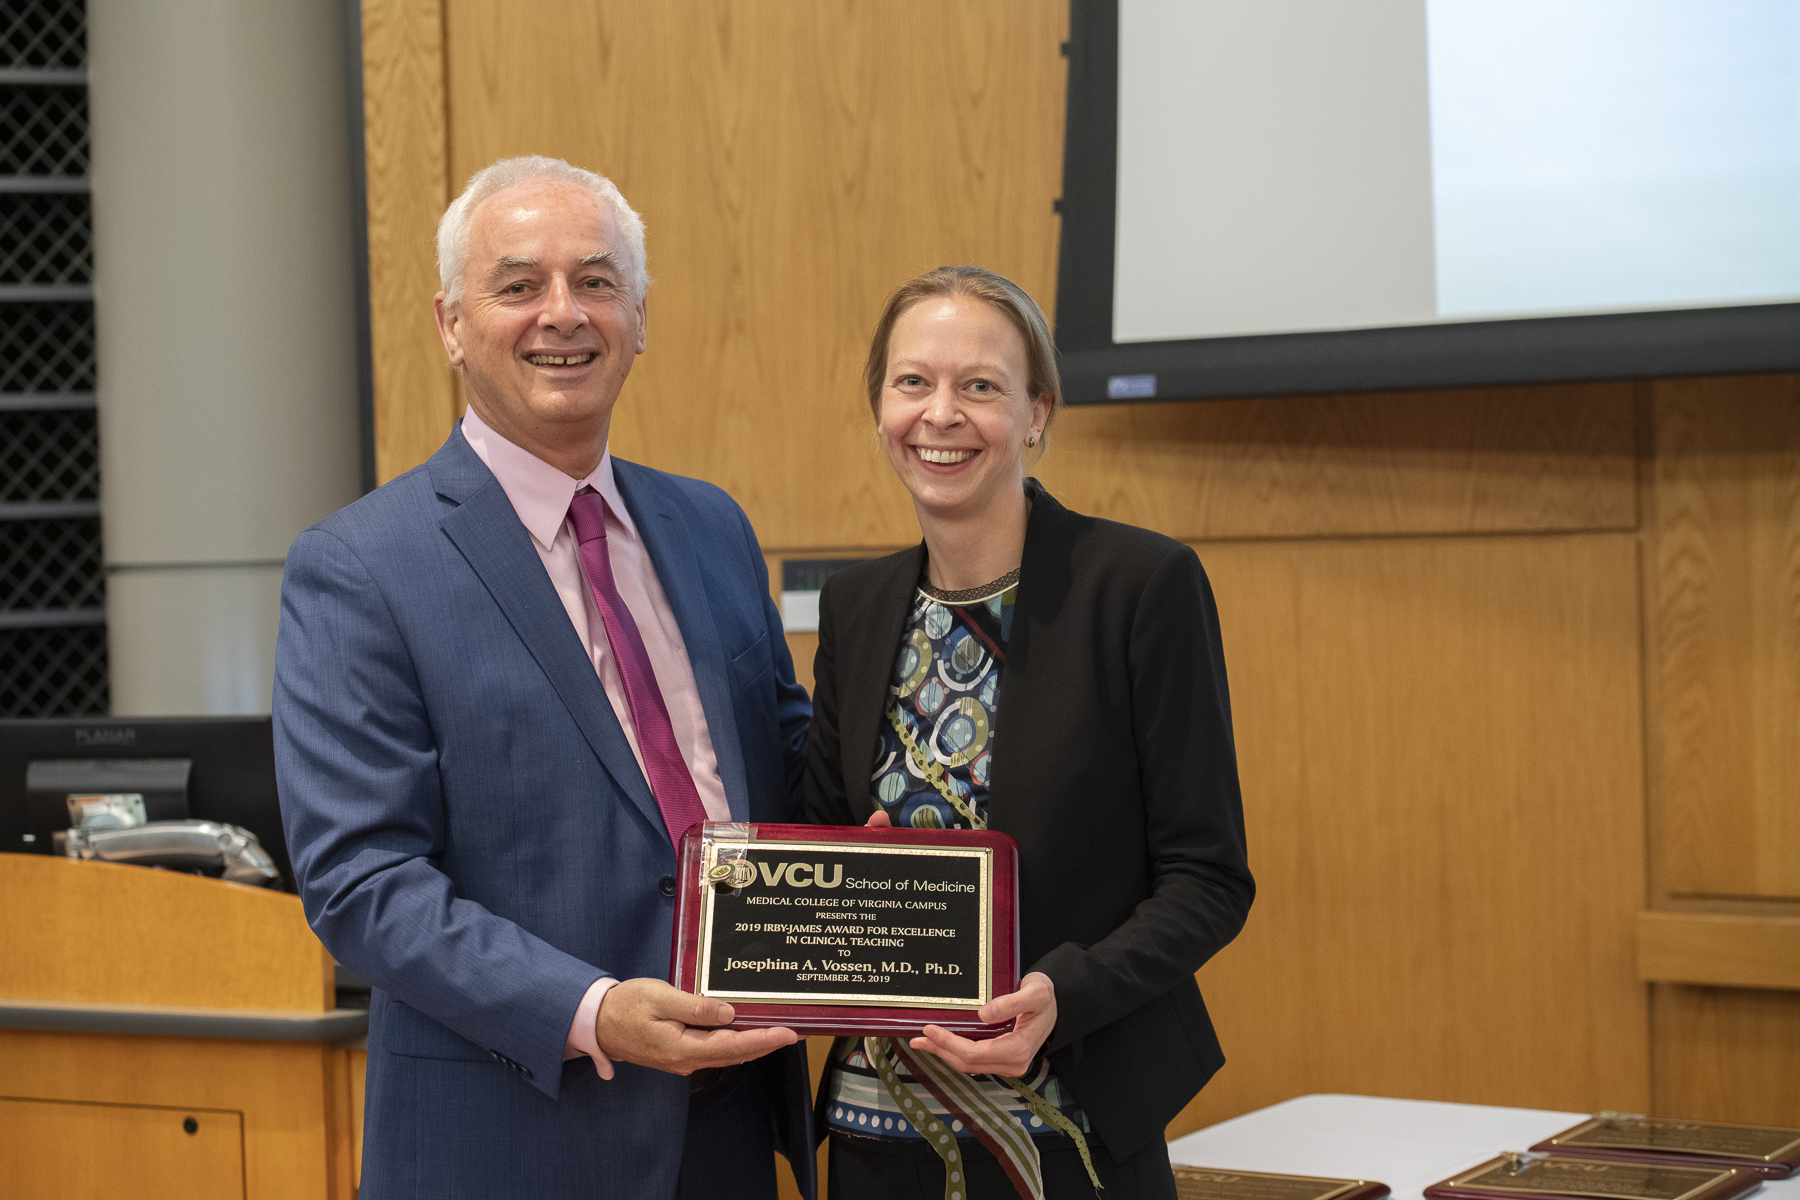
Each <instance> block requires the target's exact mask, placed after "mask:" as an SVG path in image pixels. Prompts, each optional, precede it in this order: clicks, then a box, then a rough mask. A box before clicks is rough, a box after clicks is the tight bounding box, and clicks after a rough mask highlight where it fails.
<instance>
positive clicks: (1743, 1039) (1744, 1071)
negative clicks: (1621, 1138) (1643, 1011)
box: [1651, 983, 1800, 1126]
mask: <svg viewBox="0 0 1800 1200" xmlns="http://www.w3.org/2000/svg"><path fill="white" fill-rule="evenodd" d="M1651 994H1652V1008H1651V1013H1652V1020H1653V1022H1654V1023H1655V1029H1656V1039H1655V1042H1654V1043H1653V1045H1654V1061H1655V1079H1656V1085H1655V1089H1654V1092H1653V1100H1652V1110H1653V1111H1654V1112H1656V1113H1658V1114H1660V1115H1664V1116H1671V1117H1690V1118H1693V1119H1694V1120H1699V1121H1745V1122H1749V1123H1751V1124H1758V1125H1787V1126H1800V992H1791V991H1789V992H1771V991H1748V990H1738V989H1734V988H1700V987H1683V986H1681V985H1679V984H1666V983H1664V984H1657V985H1656V986H1655V987H1654V988H1652V989H1651Z"/></svg>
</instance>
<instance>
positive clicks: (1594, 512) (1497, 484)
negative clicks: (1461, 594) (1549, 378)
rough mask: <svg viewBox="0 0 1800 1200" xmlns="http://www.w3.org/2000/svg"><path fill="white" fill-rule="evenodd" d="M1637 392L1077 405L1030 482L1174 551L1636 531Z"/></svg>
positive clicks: (1574, 388) (1610, 387) (1559, 390)
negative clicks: (1401, 537)
mask: <svg viewBox="0 0 1800 1200" xmlns="http://www.w3.org/2000/svg"><path fill="white" fill-rule="evenodd" d="M1633 391H1634V387H1633V385H1630V384H1620V383H1604V384H1585V385H1575V384H1570V385H1564V386H1558V387H1528V388H1527V387H1519V388H1487V389H1473V390H1463V391H1454V392H1443V391H1440V392H1402V393H1397V394H1391V395H1370V396H1316V397H1300V398H1293V399H1262V400H1231V401H1219V402H1212V403H1204V404H1202V403H1195V404H1138V405H1120V406H1117V407H1106V408H1072V409H1067V410H1065V411H1064V412H1062V413H1061V414H1059V415H1058V417H1057V418H1056V425H1055V426H1054V428H1053V432H1052V435H1051V438H1050V449H1049V452H1048V453H1047V454H1046V455H1045V456H1044V458H1043V460H1042V461H1041V463H1040V464H1039V468H1038V474H1039V476H1040V477H1041V478H1042V479H1043V480H1044V482H1045V483H1046V484H1047V485H1049V487H1050V488H1051V490H1052V491H1054V492H1056V494H1057V495H1058V497H1059V498H1061V499H1062V500H1064V502H1065V503H1067V504H1069V505H1070V506H1071V507H1073V508H1076V509H1078V510H1080V511H1083V512H1092V513H1098V514H1103V515H1105V516H1108V517H1111V518H1112V519H1114V520H1116V521H1126V522H1129V523H1131V524H1133V525H1142V526H1145V527H1148V528H1151V529H1157V530H1160V531H1161V532H1163V533H1166V534H1168V535H1169V536H1171V537H1177V538H1182V539H1184V540H1194V539H1201V538H1257V537H1330V536H1345V535H1354V534H1372V535H1391V534H1407V533H1491V532H1499V531H1531V530H1568V529H1630V528H1632V527H1634V526H1635V525H1636V524H1637V496H1636V490H1635V484H1634V481H1633V473H1634V471H1635V455H1636V445H1635V439H1636V432H1635V429H1636V424H1635V419H1634V415H1633V411H1634V403H1633Z"/></svg>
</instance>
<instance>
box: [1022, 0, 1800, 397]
mask: <svg viewBox="0 0 1800 1200" xmlns="http://www.w3.org/2000/svg"><path fill="white" fill-rule="evenodd" d="M1118 33H1119V10H1118V0H1071V3H1070V14H1069V43H1068V46H1067V48H1066V50H1067V54H1068V72H1069V86H1068V100H1067V113H1068V119H1067V126H1066V128H1065V131H1064V149H1063V194H1062V199H1061V201H1059V203H1058V211H1059V212H1060V213H1061V214H1062V233H1061V243H1060V247H1059V252H1058V256H1057V278H1056V341H1057V349H1058V357H1059V360H1060V363H1061V370H1062V385H1063V396H1064V398H1065V399H1066V400H1067V401H1068V402H1069V403H1071V404H1107V403H1124V402H1130V401H1131V400H1137V399H1140V398H1136V397H1133V398H1128V399H1127V400H1115V399H1112V398H1109V397H1108V395H1107V381H1108V380H1109V379H1111V378H1112V377H1114V376H1120V375H1155V376H1156V377H1157V378H1156V395H1155V396H1154V399H1155V400H1187V399H1224V398H1229V397H1252V396H1285V395H1303V394H1320V393H1334V392H1367V391H1392V390H1402V389H1418V388H1448V387H1474V386H1492V385H1502V384H1527V383H1549V382H1570V381H1585V380H1601V379H1638V378H1656V377H1667V376H1681V375H1730V374H1754V373H1761V372H1776V371H1794V370H1800V303H1785V304H1753V305H1741V306H1736V305H1734V306H1722V307H1720V306H1715V307H1709V308H1685V309H1668V310H1659V311H1654V312H1629V313H1604V314H1592V315H1582V316H1567V317H1521V318H1515V319H1509V320H1499V321H1468V322H1448V323H1444V324H1432V325H1403V326H1390V327H1384V328H1377V329H1352V330H1332V331H1325V332H1312V333H1273V334H1258V335H1252V336H1243V337H1218V338H1197V339H1192V340H1182V341H1161V342H1128V343H1115V342H1114V341H1113V339H1112V326H1113V270H1114V249H1115V246H1114V243H1115V233H1116V228H1117V183H1118V178H1117V175H1118V173H1117V165H1118V109H1119V87H1118V84H1119V46H1118V42H1119V38H1118Z"/></svg>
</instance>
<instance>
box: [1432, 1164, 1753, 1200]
mask: <svg viewBox="0 0 1800 1200" xmlns="http://www.w3.org/2000/svg"><path fill="white" fill-rule="evenodd" d="M1519 1157H1520V1159H1521V1160H1522V1161H1521V1165H1517V1166H1515V1165H1514V1164H1513V1163H1512V1162H1509V1161H1506V1160H1504V1159H1503V1160H1501V1161H1499V1162H1488V1163H1483V1164H1482V1165H1481V1166H1479V1167H1476V1168H1474V1169H1473V1170H1470V1171H1465V1172H1463V1173H1462V1174H1461V1175H1458V1176H1456V1177H1455V1178H1454V1179H1451V1180H1450V1181H1449V1183H1450V1186H1451V1187H1453V1188H1458V1187H1462V1188H1470V1189H1476V1190H1480V1191H1484V1192H1505V1193H1517V1194H1518V1195H1521V1196H1592V1197H1596V1198H1597V1200H1686V1198H1687V1197H1689V1196H1694V1195H1698V1194H1699V1193H1700V1192H1703V1191H1705V1190H1706V1189H1707V1188H1709V1187H1711V1186H1712V1185H1713V1184H1715V1183H1717V1182H1718V1181H1719V1180H1720V1178H1721V1177H1724V1176H1728V1175H1729V1174H1730V1172H1729V1171H1723V1170H1718V1169H1716V1168H1711V1167H1669V1166H1662V1165H1659V1164H1656V1163H1618V1162H1598V1161H1596V1160H1594V1159H1591V1158H1544V1157H1538V1156H1536V1155H1531V1156H1525V1155H1521V1156H1519Z"/></svg>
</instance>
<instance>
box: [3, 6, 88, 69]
mask: <svg viewBox="0 0 1800 1200" xmlns="http://www.w3.org/2000/svg"><path fill="white" fill-rule="evenodd" d="M84 8H85V6H84V5H83V4H81V3H80V2H79V0H76V2H75V3H70V0H4V3H3V4H0V66H4V67H81V66H86V65H87V19H86V14H85V12H84Z"/></svg>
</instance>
